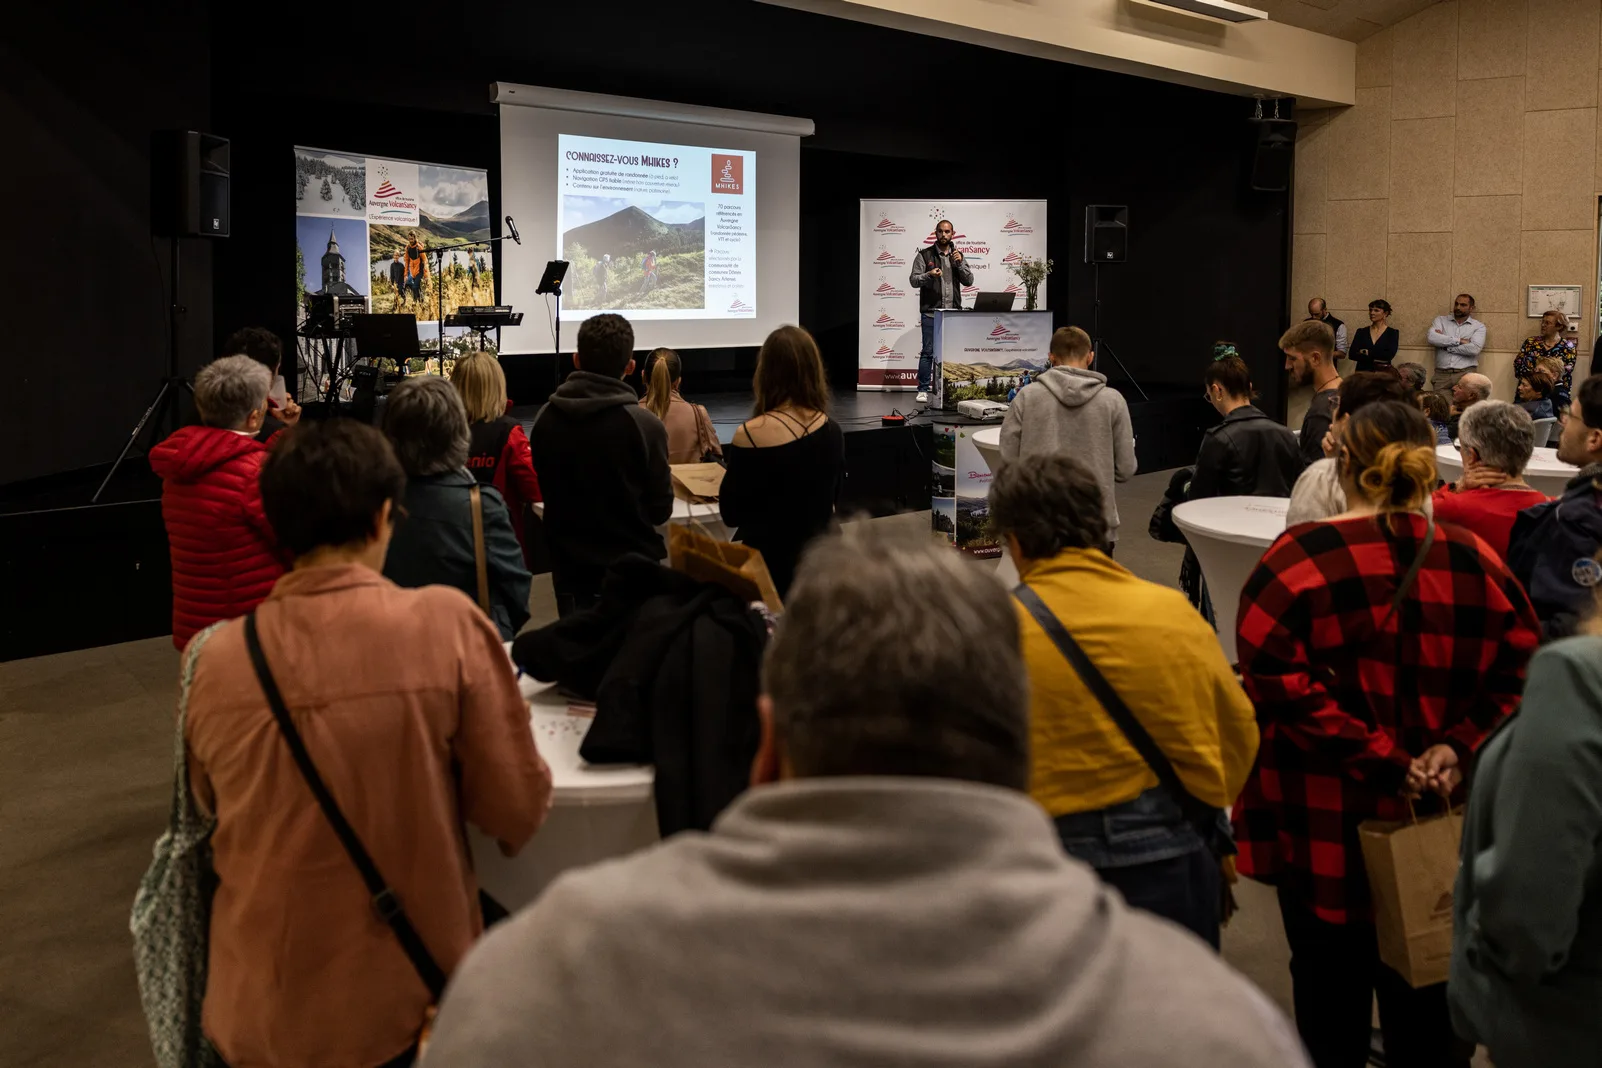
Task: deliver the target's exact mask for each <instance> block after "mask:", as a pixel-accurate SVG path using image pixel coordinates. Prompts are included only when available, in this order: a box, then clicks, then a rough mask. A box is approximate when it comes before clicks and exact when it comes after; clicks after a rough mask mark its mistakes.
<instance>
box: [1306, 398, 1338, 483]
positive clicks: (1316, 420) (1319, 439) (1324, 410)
mask: <svg viewBox="0 0 1602 1068" xmlns="http://www.w3.org/2000/svg"><path fill="white" fill-rule="evenodd" d="M1339 396H1340V391H1339V390H1338V389H1325V390H1320V391H1319V392H1317V393H1315V394H1313V403H1311V404H1309V405H1308V406H1307V415H1306V416H1305V417H1303V419H1302V435H1301V439H1300V442H1299V444H1300V446H1301V453H1302V462H1303V463H1304V464H1311V463H1315V462H1317V461H1319V460H1322V459H1323V458H1324V435H1325V434H1327V433H1328V432H1329V424H1330V423H1331V422H1333V421H1334V419H1335V401H1336V399H1337V398H1338V397H1339Z"/></svg>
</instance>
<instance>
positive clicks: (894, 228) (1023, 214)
mask: <svg viewBox="0 0 1602 1068" xmlns="http://www.w3.org/2000/svg"><path fill="white" fill-rule="evenodd" d="M941 219H950V220H951V225H952V226H953V227H954V228H955V229H956V232H957V233H956V237H955V239H954V240H955V244H956V246H957V248H959V249H961V250H962V255H963V258H964V259H966V260H967V261H968V266H969V267H970V268H971V269H972V270H973V282H974V284H973V285H971V286H964V287H963V289H962V302H963V304H965V305H968V306H970V307H971V306H972V305H973V299H974V295H975V294H976V293H980V292H992V291H1002V290H1010V291H1012V292H1014V293H1017V294H1018V296H1017V297H1016V298H1015V304H1014V307H1015V308H1018V309H1020V310H1021V309H1022V308H1023V304H1024V293H1023V285H1022V283H1020V282H1019V281H1018V279H1016V278H1014V277H1013V276H1012V275H1011V274H1009V273H1008V272H1007V266H1008V265H1009V264H1012V263H1016V262H1017V261H1018V260H1020V259H1045V257H1046V202H1045V201H1044V200H939V201H936V200H864V201H862V209H861V233H860V237H859V239H858V242H859V247H860V254H859V261H858V278H859V283H858V286H857V290H858V292H857V307H858V314H857V388H858V389H916V388H917V387H918V349H919V348H920V347H921V345H922V337H921V334H920V330H921V327H920V325H919V322H918V291H917V290H916V289H914V288H913V287H912V282H911V277H910V276H911V274H912V260H913V257H914V255H915V254H916V253H917V252H918V250H919V249H922V248H926V247H928V246H929V245H932V244H934V239H935V237H934V228H935V224H936V223H937V222H939V221H940V220H941ZM1041 295H1042V296H1044V292H1043V291H1042V294H1041Z"/></svg>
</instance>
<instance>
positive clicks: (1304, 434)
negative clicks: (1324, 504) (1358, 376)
mask: <svg viewBox="0 0 1602 1068" xmlns="http://www.w3.org/2000/svg"><path fill="white" fill-rule="evenodd" d="M1279 348H1280V351H1281V352H1283V353H1284V354H1285V371H1286V373H1287V374H1288V376H1289V378H1290V384H1291V386H1292V387H1293V388H1294V387H1296V386H1312V387H1313V400H1312V402H1311V403H1310V404H1308V406H1307V414H1306V415H1304V416H1302V430H1301V433H1300V434H1299V435H1298V436H1297V442H1296V443H1297V446H1298V447H1299V448H1300V449H1301V453H1302V462H1303V463H1304V464H1312V463H1316V462H1317V461H1319V460H1321V459H1323V458H1324V435H1325V434H1326V433H1328V431H1329V425H1330V423H1331V422H1332V421H1333V420H1334V418H1335V399H1336V391H1337V390H1339V389H1340V385H1341V373H1340V371H1339V370H1337V369H1336V367H1335V332H1334V331H1333V330H1331V329H1330V328H1329V327H1328V326H1327V325H1325V324H1324V323H1320V322H1317V321H1315V320H1306V321H1304V322H1300V323H1297V324H1296V325H1295V326H1293V327H1291V328H1290V329H1289V330H1287V331H1285V333H1284V334H1282V335H1281V336H1280V339H1279Z"/></svg>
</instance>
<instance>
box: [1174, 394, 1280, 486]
mask: <svg viewBox="0 0 1602 1068" xmlns="http://www.w3.org/2000/svg"><path fill="white" fill-rule="evenodd" d="M1301 473H1302V456H1301V452H1300V450H1299V449H1298V448H1297V445H1296V435H1295V434H1292V433H1291V432H1290V428H1289V427H1287V426H1285V425H1284V424H1283V423H1277V422H1275V421H1274V420H1272V419H1270V418H1269V417H1268V416H1267V415H1264V414H1263V413H1262V412H1260V411H1258V410H1257V409H1256V408H1254V407H1252V406H1251V405H1250V404H1248V405H1246V406H1245V407H1242V408H1236V409H1235V410H1234V411H1232V412H1230V413H1229V414H1228V415H1226V416H1224V421H1223V422H1222V423H1219V424H1218V425H1217V426H1215V427H1213V428H1212V429H1211V430H1209V431H1207V433H1206V434H1205V435H1203V437H1202V443H1201V449H1200V451H1198V452H1197V453H1196V473H1195V475H1194V476H1193V477H1192V478H1191V480H1190V489H1189V490H1188V491H1187V492H1186V494H1185V498H1186V500H1192V501H1194V500H1200V499H1202V498H1204V497H1239V496H1251V497H1289V496H1290V493H1291V487H1292V486H1294V485H1296V479H1297V478H1298V477H1299V476H1300V475H1301Z"/></svg>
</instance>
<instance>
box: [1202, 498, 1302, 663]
mask: <svg viewBox="0 0 1602 1068" xmlns="http://www.w3.org/2000/svg"><path fill="white" fill-rule="evenodd" d="M1289 506H1290V501H1289V500H1287V499H1286V498H1284V497H1208V498H1205V499H1203V500H1199V501H1186V502H1185V503H1184V504H1181V505H1179V506H1177V507H1176V508H1175V509H1174V525H1175V526H1177V527H1178V528H1179V529H1180V530H1181V531H1183V532H1184V534H1185V540H1186V541H1187V542H1189V543H1190V547H1191V549H1192V551H1194V552H1195V553H1196V559H1197V561H1198V562H1199V563H1200V564H1201V569H1202V577H1204V578H1205V579H1206V580H1207V590H1208V593H1209V594H1210V595H1211V597H1212V600H1213V618H1214V619H1215V620H1217V622H1218V644H1219V645H1221V646H1223V649H1224V657H1225V658H1226V659H1227V660H1228V661H1229V662H1230V663H1231V664H1233V663H1235V660H1236V654H1235V613H1236V611H1237V610H1238V609H1239V607H1240V591H1241V590H1242V589H1244V588H1245V587H1246V580H1247V579H1248V578H1250V577H1251V574H1252V570H1253V569H1254V568H1256V567H1257V562H1258V561H1259V560H1261V559H1262V558H1263V552H1264V550H1266V549H1267V548H1268V547H1269V546H1270V545H1272V544H1274V539H1275V538H1277V537H1279V536H1280V535H1281V534H1283V533H1284V532H1285V510H1286V508H1288V507H1289Z"/></svg>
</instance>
